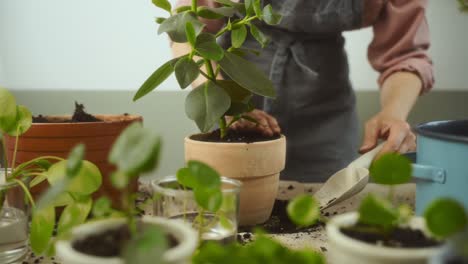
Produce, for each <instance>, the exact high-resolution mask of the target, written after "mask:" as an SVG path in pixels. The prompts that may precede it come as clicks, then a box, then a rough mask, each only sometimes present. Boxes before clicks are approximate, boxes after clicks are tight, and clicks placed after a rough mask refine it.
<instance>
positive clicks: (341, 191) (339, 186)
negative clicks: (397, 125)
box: [314, 143, 383, 210]
mask: <svg viewBox="0 0 468 264" xmlns="http://www.w3.org/2000/svg"><path fill="white" fill-rule="evenodd" d="M382 147H383V143H381V144H380V145H378V146H377V147H375V148H374V149H373V150H371V151H369V152H367V153H365V154H363V155H361V156H360V157H359V158H357V159H356V160H354V161H353V162H351V163H350V164H349V165H348V167H346V168H344V169H342V170H340V171H338V172H336V173H335V174H333V175H332V176H331V177H330V178H329V179H328V180H327V181H326V182H325V183H324V184H323V185H322V187H321V188H320V189H319V190H318V191H317V192H316V193H315V194H314V197H315V198H316V199H317V201H318V202H319V204H320V210H323V209H325V208H327V207H330V206H332V205H334V204H336V203H338V202H341V201H343V200H346V199H348V198H350V197H352V196H353V195H355V194H357V193H359V192H360V191H362V189H364V187H365V186H366V184H367V182H368V181H369V166H370V164H371V163H372V160H373V159H374V158H375V156H376V155H377V153H379V152H380V150H381V149H382Z"/></svg>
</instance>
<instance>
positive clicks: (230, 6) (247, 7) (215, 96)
mask: <svg viewBox="0 0 468 264" xmlns="http://www.w3.org/2000/svg"><path fill="white" fill-rule="evenodd" d="M216 2H218V3H219V4H220V6H221V7H218V8H210V7H206V6H198V5H197V1H196V0H192V5H191V6H182V7H179V8H177V9H176V10H174V11H173V10H172V6H171V4H170V3H169V1H168V0H153V3H154V4H155V5H156V6H157V7H159V8H162V9H164V10H166V11H167V12H168V13H169V17H167V18H157V19H156V22H157V23H159V24H160V26H159V30H158V33H159V34H161V33H167V34H168V35H169V37H170V39H171V40H172V41H173V42H177V43H189V44H190V46H191V48H192V49H191V52H190V53H189V54H186V55H184V56H181V57H178V58H176V59H172V60H170V61H168V62H166V63H165V64H163V65H162V66H161V67H160V68H159V69H157V70H156V71H155V72H154V73H153V74H152V75H151V76H150V77H149V78H148V79H147V80H146V82H145V83H144V84H143V85H142V86H141V88H140V89H139V90H138V92H137V93H136V94H135V96H134V98H133V100H134V101H136V100H138V99H139V98H141V97H143V96H145V95H146V94H148V93H149V92H151V91H152V90H154V89H155V88H157V87H158V86H159V85H160V84H161V83H162V82H164V81H165V80H166V79H167V78H168V77H169V76H170V75H171V74H172V73H174V72H175V76H176V79H177V81H178V83H179V86H180V87H181V88H182V89H185V88H186V87H188V86H189V85H190V84H191V83H192V82H193V81H194V80H195V79H197V77H199V75H200V74H201V75H203V76H205V78H206V79H207V81H206V82H204V83H203V84H202V85H200V87H197V88H196V89H193V90H192V91H191V92H190V93H189V94H188V95H187V98H186V101H185V112H186V114H187V116H188V117H189V118H190V119H192V120H194V121H195V123H196V124H197V126H198V128H199V129H200V130H201V131H202V132H208V131H209V130H210V129H211V128H212V127H213V126H214V125H215V124H216V123H218V124H219V128H220V131H221V133H220V136H221V138H223V137H224V136H225V135H226V133H227V129H228V128H229V127H230V126H231V125H232V124H233V123H234V122H236V121H238V120H240V119H246V120H248V121H251V122H256V120H254V119H252V118H251V117H249V116H248V115H246V113H248V112H250V111H252V110H253V106H252V102H251V98H252V96H253V94H257V95H260V96H265V97H268V98H274V97H275V89H274V88H273V85H272V83H271V81H270V80H269V79H268V78H267V77H266V76H265V75H264V74H263V72H261V71H260V70H259V69H257V68H256V66H255V65H254V64H252V63H251V62H249V61H247V60H245V59H244V58H242V57H243V55H245V54H246V52H253V53H258V51H256V50H249V49H245V48H242V45H243V43H244V41H245V39H246V37H247V34H248V31H250V34H251V35H252V36H253V37H254V38H255V39H256V40H257V41H258V42H259V43H260V44H261V46H262V47H265V46H266V45H267V43H268V38H267V36H265V35H264V34H263V33H262V32H261V31H260V30H259V29H258V28H257V26H256V25H255V22H258V21H263V22H265V23H267V24H269V25H275V24H278V23H279V22H280V20H281V16H280V15H279V14H277V13H275V12H274V11H273V9H272V6H271V5H267V6H265V7H264V8H263V9H262V8H261V1H260V0H246V1H245V2H243V3H235V2H232V1H231V0H216ZM199 18H204V19H225V20H226V21H227V24H226V25H225V26H224V27H223V28H222V29H221V30H219V32H217V33H215V34H212V33H208V32H204V31H203V29H204V26H205V25H204V24H203V23H201V22H200V21H198V19H199ZM249 29H250V30H249ZM224 34H231V46H230V47H229V48H227V49H223V48H222V47H221V46H220V45H219V44H218V43H217V42H216V39H217V38H218V37H220V36H222V35H224ZM213 62H216V66H215V67H213V65H214V64H213ZM203 66H205V68H206V71H203V70H202V69H201V68H202V67H203ZM221 73H222V74H224V75H225V76H228V77H229V78H230V80H222V79H220V78H219V77H218V76H220V74H221ZM226 116H232V117H233V118H232V119H231V120H230V121H229V123H228V122H227V119H226Z"/></svg>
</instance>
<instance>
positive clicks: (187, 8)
mask: <svg viewBox="0 0 468 264" xmlns="http://www.w3.org/2000/svg"><path fill="white" fill-rule="evenodd" d="M191 9H192V6H189V5H184V6H179V7H177V8H176V9H175V11H176V13H182V12H185V11H190V10H191Z"/></svg>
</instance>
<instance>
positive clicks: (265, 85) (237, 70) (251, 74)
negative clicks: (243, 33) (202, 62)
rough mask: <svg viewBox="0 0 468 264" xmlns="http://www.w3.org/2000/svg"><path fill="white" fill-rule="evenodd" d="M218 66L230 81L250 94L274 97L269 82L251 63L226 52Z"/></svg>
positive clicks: (274, 94)
mask: <svg viewBox="0 0 468 264" xmlns="http://www.w3.org/2000/svg"><path fill="white" fill-rule="evenodd" d="M219 65H220V66H221V69H222V70H223V71H224V72H225V73H226V74H227V75H228V76H229V77H231V79H232V80H234V81H235V82H236V83H238V84H239V85H241V86H242V87H244V88H245V89H247V90H249V91H251V92H252V93H255V94H258V95H262V96H265V97H269V98H274V97H275V96H276V92H275V89H274V88H273V84H272V83H271V81H270V80H269V79H268V78H267V77H266V76H265V74H264V73H263V72H262V71H261V70H259V69H258V68H257V67H256V66H255V64H253V63H252V62H249V61H247V60H245V59H243V58H241V57H239V56H237V55H234V54H232V53H229V52H226V53H225V54H224V58H223V59H222V60H220V61H219Z"/></svg>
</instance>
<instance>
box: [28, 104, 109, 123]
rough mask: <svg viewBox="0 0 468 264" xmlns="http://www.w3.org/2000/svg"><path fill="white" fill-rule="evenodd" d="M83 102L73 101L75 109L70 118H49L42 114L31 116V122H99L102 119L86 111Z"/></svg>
mask: <svg viewBox="0 0 468 264" xmlns="http://www.w3.org/2000/svg"><path fill="white" fill-rule="evenodd" d="M84 109H85V107H84V105H83V104H79V103H77V102H75V111H74V113H73V116H72V118H71V120H50V119H47V118H46V117H44V116H43V115H38V116H33V123H85V122H100V121H102V120H101V119H99V118H96V117H95V116H93V115H91V114H88V113H86V111H85V110H84Z"/></svg>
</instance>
